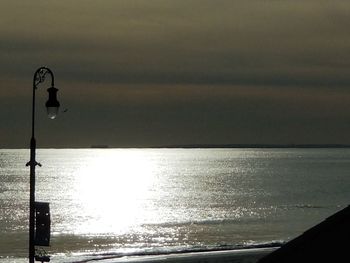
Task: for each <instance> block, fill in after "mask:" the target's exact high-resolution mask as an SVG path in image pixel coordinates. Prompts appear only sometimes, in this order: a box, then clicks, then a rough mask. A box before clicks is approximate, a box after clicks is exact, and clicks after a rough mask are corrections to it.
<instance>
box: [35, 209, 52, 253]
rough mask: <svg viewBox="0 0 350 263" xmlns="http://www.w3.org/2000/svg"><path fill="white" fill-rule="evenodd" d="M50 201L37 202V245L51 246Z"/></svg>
mask: <svg viewBox="0 0 350 263" xmlns="http://www.w3.org/2000/svg"><path fill="white" fill-rule="evenodd" d="M50 224H51V220H50V207H49V203H44V202H35V239H34V245H35V246H50Z"/></svg>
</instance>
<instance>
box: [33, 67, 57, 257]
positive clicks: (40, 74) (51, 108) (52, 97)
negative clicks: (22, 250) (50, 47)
mask: <svg viewBox="0 0 350 263" xmlns="http://www.w3.org/2000/svg"><path fill="white" fill-rule="evenodd" d="M47 74H49V75H50V76H51V87H50V88H48V89H47V91H48V93H49V99H48V101H47V102H46V104H45V105H46V108H47V113H48V116H49V118H50V119H54V118H55V117H56V115H57V113H58V108H59V106H60V103H59V102H58V101H57V91H58V89H56V88H55V87H54V75H53V73H52V71H51V70H50V69H49V68H47V67H40V68H38V69H37V70H36V71H35V73H34V77H33V104H32V137H31V140H30V161H29V162H28V163H27V166H30V197H29V263H34V258H35V245H36V241H35V239H36V238H37V237H35V223H36V214H39V213H40V212H39V211H36V205H38V204H41V205H42V204H46V203H35V167H36V166H37V165H39V166H41V164H40V163H38V162H36V160H35V155H36V153H35V151H36V140H35V133H34V132H35V130H34V127H35V93H36V89H37V88H38V85H39V84H40V83H42V82H44V81H45V77H46V75H47ZM41 207H42V206H41ZM47 208H48V205H47ZM48 213H49V212H48V211H47V214H48ZM38 218H42V216H41V215H40V216H38ZM37 223H38V222H37ZM42 225H45V223H42ZM48 241H49V240H48ZM44 245H45V244H44ZM48 260H49V259H48Z"/></svg>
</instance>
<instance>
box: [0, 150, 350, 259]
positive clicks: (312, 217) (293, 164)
mask: <svg viewBox="0 0 350 263" xmlns="http://www.w3.org/2000/svg"><path fill="white" fill-rule="evenodd" d="M28 160H29V150H18V149H16V150H6V149H3V150H0V233H1V234H0V262H27V259H26V257H27V254H28V252H27V250H28V245H27V244H28V211H29V208H28V206H29V168H28V167H26V166H25V164H26V162H27V161H28ZM37 161H38V162H40V163H41V164H42V165H43V166H42V167H37V169H36V172H37V176H36V181H37V184H36V200H37V201H46V202H50V208H51V217H52V225H51V231H52V235H51V246H50V247H47V248H45V250H46V251H47V253H48V254H49V255H51V256H52V261H53V262H76V261H82V260H88V259H96V258H104V257H113V256H115V257H118V256H122V255H143V254H159V253H169V252H178V251H203V250H204V251H205V250H215V249H230V248H244V247H254V246H262V245H266V246H269V245H271V246H272V245H275V244H280V243H281V242H285V241H287V240H289V239H291V238H293V237H296V236H297V235H299V234H301V233H302V232H303V231H305V230H306V229H307V228H309V227H311V226H313V225H315V224H316V223H319V222H320V221H322V220H324V219H325V218H326V217H328V216H330V215H331V214H333V213H334V212H336V211H338V210H340V209H342V208H344V207H345V206H347V205H348V204H349V200H350V191H349V189H350V176H349V172H350V149H39V150H38V151H37Z"/></svg>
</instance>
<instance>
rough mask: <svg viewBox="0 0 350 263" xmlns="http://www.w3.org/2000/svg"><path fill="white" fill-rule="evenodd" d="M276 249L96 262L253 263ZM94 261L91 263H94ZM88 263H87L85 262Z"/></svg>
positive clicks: (210, 252)
mask: <svg viewBox="0 0 350 263" xmlns="http://www.w3.org/2000/svg"><path fill="white" fill-rule="evenodd" d="M276 249H277V247H272V248H251V249H236V250H224V251H206V252H191V253H176V254H168V255H152V256H127V257H121V258H113V257H111V258H108V257H105V258H104V259H101V260H98V262H100V263H140V262H143V263H160V262H164V263H175V262H179V263H204V262H205V263H218V262H220V263H255V262H257V261H258V260H259V259H260V258H262V257H264V256H266V255H268V254H269V253H271V252H272V251H275V250H276ZM95 260H96V259H94V260H93V261H95ZM85 262H88V261H85Z"/></svg>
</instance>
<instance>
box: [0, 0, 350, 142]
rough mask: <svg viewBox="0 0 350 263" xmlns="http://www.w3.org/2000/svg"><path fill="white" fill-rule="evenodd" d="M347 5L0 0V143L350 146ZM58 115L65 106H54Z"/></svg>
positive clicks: (283, 0) (273, 0)
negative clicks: (44, 73)
mask: <svg viewBox="0 0 350 263" xmlns="http://www.w3.org/2000/svg"><path fill="white" fill-rule="evenodd" d="M349 14H350V2H349V1H341V0H333V1H328V0H327V1H321V0H314V1H313V0H310V1H307V0H305V1H298V0H297V1H296V0H239V1H235V0H211V1H207V0H183V1H182V0H172V1H170V0H140V1H133V0H119V1H118V0H108V1H107V0H101V1H96V0H94V1H87V0H84V1H83V0H75V1H71V0H70V1H66V0H59V1H50V0H45V1H41V0H40V1H39V0H35V1H26V0H23V1H18V0H9V1H7V0H1V2H0V38H1V39H0V120H1V126H0V147H20V148H21V147H28V144H29V139H30V125H31V123H30V121H31V119H30V114H31V93H32V78H33V74H34V72H35V70H36V69H37V68H39V67H40V66H44V65H45V66H48V67H49V68H50V69H51V70H52V71H53V72H54V74H55V84H56V87H57V88H58V89H59V92H58V96H59V100H60V102H61V110H62V112H61V114H60V115H59V116H58V118H57V119H56V120H55V121H50V120H48V119H46V117H45V114H46V113H45V108H44V103H45V100H46V96H47V95H46V89H47V88H48V87H49V85H50V81H49V79H47V80H46V82H45V83H43V84H41V85H40V86H39V89H38V92H37V97H38V101H37V105H36V106H37V116H38V117H37V125H36V131H37V134H36V137H37V141H38V147H89V146H90V145H94V144H107V145H110V146H111V147H138V146H142V147H147V146H159V145H174V144H201V143H204V144H208V143H210V144H225V143H277V144H285V143H288V144H289V143H348V144H349V143H350V89H349V85H350V74H349V72H350V67H349V66H350V15H349ZM65 109H68V110H67V111H66V112H65V113H63V111H64V110H65Z"/></svg>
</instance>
